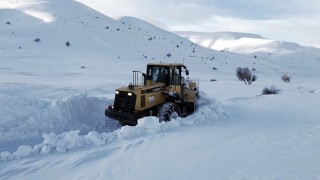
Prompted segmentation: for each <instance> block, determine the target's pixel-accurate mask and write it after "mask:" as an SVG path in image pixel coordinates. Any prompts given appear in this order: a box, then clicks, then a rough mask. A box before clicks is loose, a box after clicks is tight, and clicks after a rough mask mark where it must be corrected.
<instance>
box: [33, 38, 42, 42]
mask: <svg viewBox="0 0 320 180" xmlns="http://www.w3.org/2000/svg"><path fill="white" fill-rule="evenodd" d="M33 41H34V42H40V41H41V39H40V38H35V39H34V40H33Z"/></svg>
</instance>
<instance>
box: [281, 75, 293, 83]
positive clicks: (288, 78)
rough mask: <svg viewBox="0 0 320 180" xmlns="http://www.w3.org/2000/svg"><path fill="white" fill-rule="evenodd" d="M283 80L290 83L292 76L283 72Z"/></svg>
mask: <svg viewBox="0 0 320 180" xmlns="http://www.w3.org/2000/svg"><path fill="white" fill-rule="evenodd" d="M281 79H282V81H284V82H286V83H288V82H290V79H291V76H290V75H289V74H288V73H283V74H282V76H281Z"/></svg>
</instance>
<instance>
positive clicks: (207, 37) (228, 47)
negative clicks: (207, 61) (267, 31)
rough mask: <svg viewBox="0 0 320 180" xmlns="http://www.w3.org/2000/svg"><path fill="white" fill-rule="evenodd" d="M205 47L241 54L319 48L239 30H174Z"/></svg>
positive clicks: (316, 50) (317, 50)
mask: <svg viewBox="0 0 320 180" xmlns="http://www.w3.org/2000/svg"><path fill="white" fill-rule="evenodd" d="M174 33H176V34H178V35H180V36H182V37H185V38H187V39H189V40H190V41H192V42H194V43H197V44H199V45H201V46H203V47H207V48H210V49H213V50H218V51H220V50H225V51H230V52H235V53H240V54H251V53H287V52H291V53H292V52H296V51H301V50H305V51H308V50H309V51H315V52H317V53H319V52H320V50H319V49H317V48H313V47H304V46H301V45H299V44H297V43H293V42H283V41H276V40H271V39H267V38H264V37H262V36H261V35H258V34H250V33H239V32H192V31H176V32H174Z"/></svg>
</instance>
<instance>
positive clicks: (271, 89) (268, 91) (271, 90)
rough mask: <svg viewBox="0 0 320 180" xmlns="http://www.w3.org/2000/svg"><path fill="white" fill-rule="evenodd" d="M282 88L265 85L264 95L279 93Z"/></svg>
mask: <svg viewBox="0 0 320 180" xmlns="http://www.w3.org/2000/svg"><path fill="white" fill-rule="evenodd" d="M280 91H281V90H280V89H278V88H277V87H275V86H274V85H273V86H271V87H265V88H264V89H263V90H262V95H270V94H278V93H279V92H280Z"/></svg>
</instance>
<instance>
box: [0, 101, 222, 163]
mask: <svg viewBox="0 0 320 180" xmlns="http://www.w3.org/2000/svg"><path fill="white" fill-rule="evenodd" d="M80 96H86V95H80ZM73 98H75V97H73ZM62 107H64V106H62ZM55 112H56V111H55ZM224 117H225V112H224V110H223V108H222V107H221V105H220V104H218V103H216V102H215V100H214V99H206V98H201V99H200V100H199V109H198V111H197V112H195V113H194V114H193V115H190V116H188V117H186V118H177V119H175V120H172V121H170V122H162V123H159V119H158V118H157V117H154V116H151V117H144V118H141V119H139V120H138V124H137V126H123V127H122V128H121V129H118V130H115V131H114V132H109V133H106V132H104V133H98V132H96V131H91V132H89V133H88V134H87V135H81V134H80V131H79V130H74V131H69V132H63V133H62V134H55V133H49V134H46V133H45V134H43V139H44V140H43V142H42V143H41V144H38V145H35V146H34V148H33V149H31V147H30V146H25V145H23V146H20V147H19V148H18V150H17V151H16V152H14V153H12V154H11V153H9V152H7V151H4V152H1V153H0V159H1V160H2V161H6V160H11V159H19V158H21V157H26V156H29V155H36V154H49V153H52V152H66V151H70V150H74V149H78V148H83V147H90V146H102V145H105V144H108V143H110V142H115V141H119V140H124V139H133V138H137V137H140V136H143V135H146V134H155V133H159V132H162V131H166V130H169V129H173V128H177V127H180V126H184V125H194V124H199V123H204V122H210V121H214V120H217V119H222V118H224Z"/></svg>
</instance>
